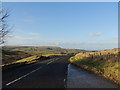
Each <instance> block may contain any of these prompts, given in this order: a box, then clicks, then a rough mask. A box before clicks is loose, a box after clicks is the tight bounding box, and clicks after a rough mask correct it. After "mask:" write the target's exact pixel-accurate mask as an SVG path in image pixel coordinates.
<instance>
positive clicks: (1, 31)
mask: <svg viewBox="0 0 120 90" xmlns="http://www.w3.org/2000/svg"><path fill="white" fill-rule="evenodd" d="M8 17H9V12H8V10H5V9H4V10H3V9H2V8H1V10H0V45H1V44H3V43H4V42H5V37H6V36H7V34H8V33H9V27H8V24H7V18H8Z"/></svg>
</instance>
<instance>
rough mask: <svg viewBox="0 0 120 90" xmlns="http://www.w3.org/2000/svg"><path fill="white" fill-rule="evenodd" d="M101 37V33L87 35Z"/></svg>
mask: <svg viewBox="0 0 120 90" xmlns="http://www.w3.org/2000/svg"><path fill="white" fill-rule="evenodd" d="M101 35H102V33H101V32H96V33H89V36H91V37H96V36H101Z"/></svg>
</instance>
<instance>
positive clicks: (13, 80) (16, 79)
mask: <svg viewBox="0 0 120 90" xmlns="http://www.w3.org/2000/svg"><path fill="white" fill-rule="evenodd" d="M41 68H42V67H39V68H37V69H35V70H33V71H32V72H30V73H27V74H25V75H23V76H21V77H19V78H17V79H15V80H13V81H11V82H9V83H7V84H6V85H7V86H8V85H10V84H12V83H14V82H16V81H18V80H20V79H22V78H24V77H26V76H28V75H30V74H32V73H34V72H35V71H37V70H39V69H41Z"/></svg>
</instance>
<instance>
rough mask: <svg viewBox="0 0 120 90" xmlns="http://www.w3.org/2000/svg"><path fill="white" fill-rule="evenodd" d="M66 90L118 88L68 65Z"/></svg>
mask: <svg viewBox="0 0 120 90" xmlns="http://www.w3.org/2000/svg"><path fill="white" fill-rule="evenodd" d="M67 88H118V85H116V84H115V83H113V82H112V81H110V80H107V79H105V78H103V77H101V76H98V75H95V74H93V73H91V72H89V71H87V70H84V69H82V68H78V67H76V66H74V65H72V64H69V65H68V74H67Z"/></svg>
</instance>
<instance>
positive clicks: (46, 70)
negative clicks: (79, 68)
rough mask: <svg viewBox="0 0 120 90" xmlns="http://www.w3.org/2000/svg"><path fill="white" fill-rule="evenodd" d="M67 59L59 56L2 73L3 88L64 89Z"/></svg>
mask: <svg viewBox="0 0 120 90" xmlns="http://www.w3.org/2000/svg"><path fill="white" fill-rule="evenodd" d="M69 58H70V56H60V57H56V58H54V59H49V60H47V61H45V62H43V63H35V64H33V65H28V66H25V67H21V68H18V69H15V70H11V71H7V72H3V77H2V78H3V80H2V81H3V88H65V85H66V78H67V68H68V59H69Z"/></svg>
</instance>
